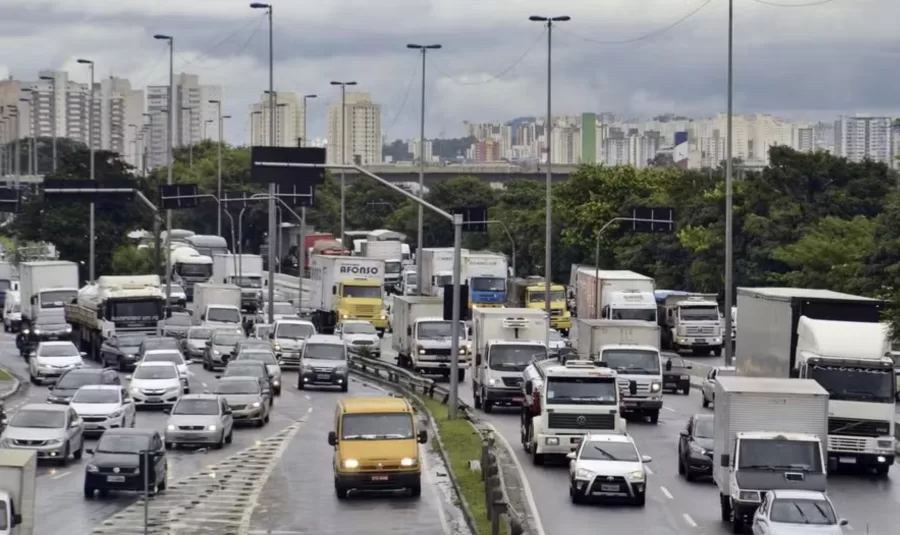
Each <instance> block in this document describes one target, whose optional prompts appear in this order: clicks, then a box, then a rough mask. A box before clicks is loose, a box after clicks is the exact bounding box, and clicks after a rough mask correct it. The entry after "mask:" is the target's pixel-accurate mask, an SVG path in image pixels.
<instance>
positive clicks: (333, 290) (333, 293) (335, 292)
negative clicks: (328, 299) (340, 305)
mask: <svg viewBox="0 0 900 535" xmlns="http://www.w3.org/2000/svg"><path fill="white" fill-rule="evenodd" d="M331 295H337V286H332V287H331Z"/></svg>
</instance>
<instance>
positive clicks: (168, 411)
mask: <svg viewBox="0 0 900 535" xmlns="http://www.w3.org/2000/svg"><path fill="white" fill-rule="evenodd" d="M162 411H163V414H172V409H169V408H165V409H163V410H162Z"/></svg>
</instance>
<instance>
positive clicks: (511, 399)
mask: <svg viewBox="0 0 900 535" xmlns="http://www.w3.org/2000/svg"><path fill="white" fill-rule="evenodd" d="M549 328H550V321H549V318H548V317H547V313H546V312H544V311H543V310H536V309H533V308H477V307H476V308H475V309H474V310H472V338H473V342H472V350H473V351H474V352H475V371H474V373H473V374H472V398H473V399H474V402H475V408H476V409H483V410H484V412H491V411H492V410H493V408H494V405H513V404H516V405H518V404H521V403H522V401H524V399H525V398H524V397H523V395H522V385H523V383H524V381H523V380H522V373H523V372H524V371H525V368H527V367H528V365H529V364H531V362H532V360H534V359H535V358H536V359H538V360H543V359H546V358H547V357H548V355H549V352H548V351H547V345H546V338H547V330H548V329H549Z"/></svg>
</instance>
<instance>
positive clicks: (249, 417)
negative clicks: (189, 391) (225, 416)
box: [213, 375, 269, 427]
mask: <svg viewBox="0 0 900 535" xmlns="http://www.w3.org/2000/svg"><path fill="white" fill-rule="evenodd" d="M213 394H216V395H218V396H221V397H222V398H224V400H225V403H226V404H227V405H228V407H229V408H230V409H231V417H232V418H233V420H234V421H235V422H253V423H255V424H256V425H258V426H259V427H262V426H263V425H265V424H267V423H269V404H268V403H267V402H266V399H265V397H264V396H263V392H262V387H261V385H260V379H259V378H257V377H251V376H247V377H244V376H237V375H235V376H231V377H222V378H221V379H219V382H218V384H216V386H215V388H213Z"/></svg>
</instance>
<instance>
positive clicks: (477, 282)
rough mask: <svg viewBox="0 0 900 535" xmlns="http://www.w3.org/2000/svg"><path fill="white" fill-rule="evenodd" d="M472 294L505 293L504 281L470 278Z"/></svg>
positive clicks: (500, 278) (493, 278)
mask: <svg viewBox="0 0 900 535" xmlns="http://www.w3.org/2000/svg"><path fill="white" fill-rule="evenodd" d="M472 291H474V292H505V291H506V279H504V278H503V277H472Z"/></svg>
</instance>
